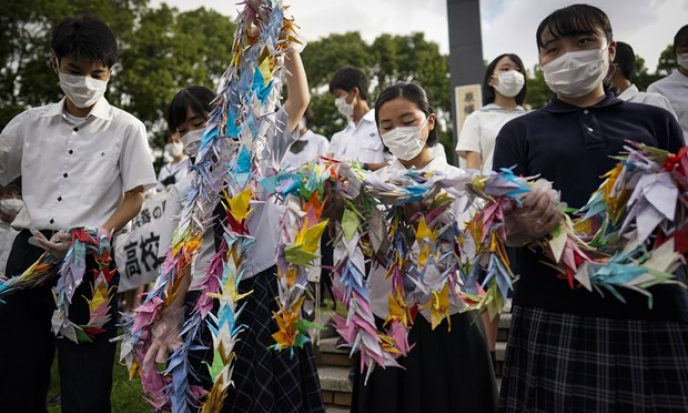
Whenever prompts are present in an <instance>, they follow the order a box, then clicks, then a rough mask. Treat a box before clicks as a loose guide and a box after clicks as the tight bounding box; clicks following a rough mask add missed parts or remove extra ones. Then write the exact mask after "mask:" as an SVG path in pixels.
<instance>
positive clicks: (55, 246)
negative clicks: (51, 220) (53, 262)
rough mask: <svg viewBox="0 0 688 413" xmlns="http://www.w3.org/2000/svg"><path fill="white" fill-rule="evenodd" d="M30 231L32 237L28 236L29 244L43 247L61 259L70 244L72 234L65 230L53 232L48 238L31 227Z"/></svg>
mask: <svg viewBox="0 0 688 413" xmlns="http://www.w3.org/2000/svg"><path fill="white" fill-rule="evenodd" d="M31 233H32V234H33V237H31V238H29V244H31V245H34V246H36V247H40V248H43V249H44V250H46V251H48V252H50V253H51V254H52V255H53V256H54V257H56V258H58V259H63V258H64V257H65V255H67V251H69V247H70V246H71V245H72V235H71V234H70V233H68V232H65V231H58V232H56V233H54V234H53V236H52V237H50V239H49V240H48V239H47V238H46V237H45V235H43V234H42V233H41V232H40V231H37V230H35V229H32V230H31Z"/></svg>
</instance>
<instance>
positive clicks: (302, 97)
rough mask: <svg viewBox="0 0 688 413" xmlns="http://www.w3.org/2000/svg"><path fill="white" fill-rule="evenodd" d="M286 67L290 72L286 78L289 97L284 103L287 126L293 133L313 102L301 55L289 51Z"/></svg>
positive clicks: (285, 62) (285, 61)
mask: <svg viewBox="0 0 688 413" xmlns="http://www.w3.org/2000/svg"><path fill="white" fill-rule="evenodd" d="M284 66H285V67H286V69H287V71H288V72H289V73H287V76H286V78H287V91H288V93H289V96H288V97H287V101H286V102H285V103H284V110H285V111H286V112H287V115H288V119H289V120H288V123H287V126H288V128H289V132H291V131H293V130H294V129H296V128H297V127H298V126H299V121H300V120H301V118H302V117H303V114H304V113H305V112H306V108H307V107H308V104H309V103H310V101H311V94H310V92H308V79H307V78H306V71H305V70H304V69H303V62H302V61H301V55H300V54H299V53H298V52H296V51H294V50H290V51H288V52H287V55H286V57H285V59H284Z"/></svg>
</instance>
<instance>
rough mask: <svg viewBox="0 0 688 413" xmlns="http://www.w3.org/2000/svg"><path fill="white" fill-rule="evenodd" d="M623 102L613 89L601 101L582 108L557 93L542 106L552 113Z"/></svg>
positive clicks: (598, 107) (603, 106)
mask: <svg viewBox="0 0 688 413" xmlns="http://www.w3.org/2000/svg"><path fill="white" fill-rule="evenodd" d="M620 103H621V100H619V99H618V98H617V97H616V96H614V93H612V92H611V91H607V92H606V96H605V98H604V99H602V100H601V101H599V102H597V103H596V104H594V105H592V106H590V107H589V108H581V107H578V106H574V105H571V104H569V103H566V102H563V101H561V100H559V98H557V96H556V95H555V96H554V97H553V98H552V100H551V101H550V102H549V103H548V104H547V106H545V107H544V108H542V110H546V111H548V112H551V113H570V112H576V111H579V110H581V109H600V108H606V107H608V106H615V105H618V104H620Z"/></svg>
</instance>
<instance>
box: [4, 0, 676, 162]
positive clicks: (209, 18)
mask: <svg viewBox="0 0 688 413" xmlns="http://www.w3.org/2000/svg"><path fill="white" fill-rule="evenodd" d="M149 6H150V4H149V0H22V1H9V0H5V1H3V6H2V9H3V12H2V13H1V14H0V128H2V127H3V126H4V125H5V124H6V123H7V122H8V121H9V120H10V119H11V118H12V117H14V116H15V115H16V114H17V113H19V112H21V111H22V110H24V109H26V108H28V107H31V106H37V105H43V104H46V103H49V102H54V101H57V100H58V99H60V97H61V95H62V92H61V91H60V88H59V86H58V79H57V76H56V75H55V74H54V73H53V71H52V70H51V68H50V58H51V57H52V53H51V50H50V32H51V30H52V27H53V26H54V25H55V24H56V23H57V22H59V21H60V20H61V19H62V18H64V17H66V16H72V15H83V14H89V15H93V16H96V17H98V18H100V19H102V20H103V21H105V22H106V23H107V24H108V25H109V26H110V27H111V28H112V30H113V32H114V33H115V36H116V37H117V39H118V42H119V45H120V56H121V59H120V63H118V64H117V65H116V66H115V68H114V70H113V77H112V79H111V81H110V85H109V89H108V94H107V97H108V99H109V100H110V102H111V103H112V104H114V105H116V106H118V107H121V108H123V109H124V110H127V111H129V112H131V113H132V114H134V115H135V116H136V117H138V118H139V119H141V120H142V121H143V122H144V123H145V124H146V126H147V127H148V128H149V130H150V131H152V133H153V134H154V136H155V137H154V139H153V141H152V144H153V146H154V147H160V146H161V144H162V141H161V136H162V135H163V133H162V132H163V129H164V118H165V113H166V110H167V105H168V103H169V101H170V100H171V99H172V96H173V95H174V94H175V93H176V92H177V91H178V90H179V89H180V88H182V87H186V86H190V85H194V84H197V85H204V86H207V87H210V88H211V89H213V88H215V87H216V85H217V81H218V79H219V78H220V76H221V75H222V73H223V72H224V70H225V67H226V65H227V63H228V61H229V57H230V56H231V45H232V36H233V33H234V30H235V24H234V22H233V21H232V19H231V18H229V17H227V16H223V15H221V14H219V13H217V12H215V11H212V10H208V9H205V8H199V9H196V10H191V11H186V12H180V11H179V10H177V9H175V8H171V7H169V6H167V5H166V4H164V3H163V4H161V5H160V6H159V7H157V8H150V7H149ZM303 61H304V65H305V67H306V73H307V74H308V80H309V84H310V89H311V94H312V101H311V108H312V109H313V111H314V112H315V114H316V121H315V124H314V125H313V126H314V129H315V130H316V131H317V132H319V133H322V134H323V135H325V136H328V137H330V136H332V134H334V133H335V132H336V131H338V130H341V129H342V128H343V127H344V119H343V118H342V117H341V116H340V115H339V114H338V113H337V111H336V109H335V107H334V100H333V98H332V96H331V94H330V93H329V90H328V84H329V81H330V79H331V77H332V75H333V74H334V72H335V71H336V70H337V69H339V68H340V67H343V66H349V65H350V66H356V67H360V68H361V69H363V70H364V71H365V72H366V74H367V75H368V76H369V78H370V90H369V92H370V97H369V103H370V105H371V106H372V105H373V104H374V102H375V98H376V96H377V94H378V93H379V92H380V91H381V90H382V89H383V88H384V87H386V86H388V85H390V84H392V83H394V82H396V81H398V80H405V81H415V82H418V83H420V84H421V85H422V86H423V87H424V88H425V90H426V91H427V92H428V96H429V98H430V101H431V102H432V103H433V105H434V106H435V109H436V110H437V113H438V118H439V120H440V122H439V123H440V141H441V142H442V143H443V144H444V145H445V147H447V149H448V152H450V153H451V152H453V148H452V147H451V125H452V122H451V117H452V113H451V96H452V92H451V90H450V82H449V64H448V58H447V56H446V55H444V54H442V53H441V52H440V50H439V46H438V45H437V44H436V43H434V42H432V41H429V40H427V39H426V38H425V36H424V35H423V33H412V34H408V35H390V34H382V35H380V36H378V37H377V38H376V39H374V40H373V41H372V43H368V42H366V41H365V40H364V39H363V37H362V36H361V34H360V33H358V32H349V33H344V34H331V35H329V36H327V37H324V38H321V39H318V40H316V41H313V42H311V43H310V44H309V45H308V47H306V49H305V50H304V52H303ZM637 61H638V62H637V66H638V67H637V75H636V79H635V83H636V84H637V85H638V87H639V88H640V89H641V90H644V89H645V88H646V87H647V86H648V85H649V84H650V83H652V82H653V81H655V80H657V79H659V78H660V77H663V76H666V75H668V74H669V73H670V72H671V70H673V68H674V67H676V57H675V56H674V53H673V49H672V48H671V46H668V47H667V48H666V49H665V50H664V51H663V52H662V54H661V56H660V59H659V62H658V66H657V70H656V71H655V73H650V72H649V70H648V69H647V67H646V66H645V60H644V59H642V58H641V57H638V59H637ZM551 96H552V92H551V91H550V90H549V89H548V88H547V85H546V84H545V81H544V77H543V75H542V71H541V70H540V69H539V67H534V68H533V70H532V71H530V72H529V76H528V97H527V102H528V104H529V105H530V107H531V108H533V109H537V108H540V107H542V106H544V105H545V104H546V103H547V102H548V101H549V100H550V98H551Z"/></svg>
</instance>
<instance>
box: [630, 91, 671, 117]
mask: <svg viewBox="0 0 688 413" xmlns="http://www.w3.org/2000/svg"><path fill="white" fill-rule="evenodd" d="M617 97H618V98H619V99H621V100H623V101H624V102H634V103H643V104H646V105H652V106H657V107H658V108H662V109H664V110H666V111H668V112H669V113H671V114H672V115H674V117H675V118H676V117H677V116H676V112H675V111H674V108H673V107H672V106H671V103H670V102H669V99H667V98H665V97H664V96H662V95H660V94H659V93H652V92H641V91H639V90H638V87H637V86H636V85H631V86H630V87H629V88H628V89H626V90H624V91H623V92H622V93H621V94H620V95H619V96H617Z"/></svg>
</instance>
